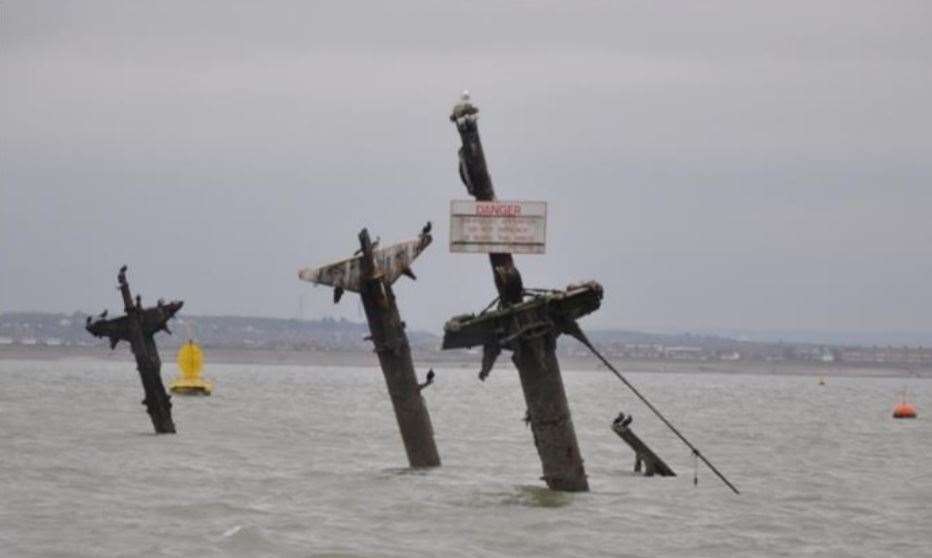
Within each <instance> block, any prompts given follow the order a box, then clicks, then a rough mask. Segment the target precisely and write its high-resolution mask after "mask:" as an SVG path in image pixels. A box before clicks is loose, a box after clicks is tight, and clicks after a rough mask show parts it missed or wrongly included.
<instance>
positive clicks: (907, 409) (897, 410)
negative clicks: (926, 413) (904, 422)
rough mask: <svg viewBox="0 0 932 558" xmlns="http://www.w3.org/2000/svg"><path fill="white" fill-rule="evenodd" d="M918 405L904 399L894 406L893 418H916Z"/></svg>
mask: <svg viewBox="0 0 932 558" xmlns="http://www.w3.org/2000/svg"><path fill="white" fill-rule="evenodd" d="M916 414H917V412H916V406H915V405H913V404H912V403H907V402H905V401H903V402H902V403H897V404H896V407H894V408H893V418H916Z"/></svg>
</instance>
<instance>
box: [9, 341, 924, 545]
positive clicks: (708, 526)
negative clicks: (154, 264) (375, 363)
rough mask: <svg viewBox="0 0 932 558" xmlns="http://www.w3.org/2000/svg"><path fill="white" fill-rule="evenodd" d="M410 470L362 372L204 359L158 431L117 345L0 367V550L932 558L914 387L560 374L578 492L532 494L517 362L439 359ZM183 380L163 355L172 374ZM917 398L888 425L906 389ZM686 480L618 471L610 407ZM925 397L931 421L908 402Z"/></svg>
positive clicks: (918, 389)
mask: <svg viewBox="0 0 932 558" xmlns="http://www.w3.org/2000/svg"><path fill="white" fill-rule="evenodd" d="M437 372H438V375H437V376H438V377H437V381H436V383H435V385H434V386H432V387H430V388H429V389H428V390H427V391H425V395H426V397H427V400H428V405H429V408H430V412H431V415H432V418H433V422H434V428H435V431H436V435H437V443H438V446H439V448H440V452H441V457H442V459H443V461H444V466H443V467H441V468H439V469H436V470H431V471H428V472H411V471H409V470H406V469H405V468H404V466H405V464H406V461H405V456H404V451H403V449H402V446H401V442H400V439H399V436H398V434H397V431H396V426H395V423H394V417H393V415H392V411H391V408H390V404H389V402H388V399H387V395H386V393H385V387H384V382H383V380H382V377H381V373H380V372H379V371H378V369H376V368H372V369H353V368H326V367H284V366H254V365H249V366H219V365H213V366H209V367H208V376H211V377H213V378H215V379H216V380H217V391H216V393H215V395H214V396H212V397H209V398H182V397H175V398H174V402H175V409H174V411H175V412H174V416H175V422H176V424H177V425H178V427H179V434H178V435H176V436H155V435H154V434H151V424H150V422H149V420H148V417H147V416H146V414H145V412H144V408H143V407H142V406H141V405H140V404H139V402H140V400H141V398H142V388H141V386H140V385H139V380H138V377H137V375H136V372H135V371H134V370H133V368H132V365H131V364H128V363H126V362H103V361H101V362H91V361H79V360H74V361H63V362H19V361H0V555H2V556H43V557H45V556H142V555H145V556H199V557H206V556H523V555H526V556H531V555H533V556H683V557H694V556H725V555H747V556H778V555H787V556H880V555H893V554H899V555H913V556H920V555H925V556H928V555H930V553H932V461H930V457H932V449H930V442H932V426H930V424H932V421H930V420H928V417H930V416H932V415H930V414H929V413H932V405H930V404H929V403H928V402H930V401H932V397H930V396H932V384H930V382H928V380H902V379H864V378H830V379H829V380H828V385H827V386H825V387H819V386H818V385H817V383H816V379H815V378H812V377H784V376H755V375H730V376H725V375H711V374H694V375H689V374H684V375H681V374H636V373H632V374H631V375H630V377H631V378H632V380H633V381H635V382H636V383H637V384H638V385H639V386H640V387H642V388H643V391H645V392H646V393H647V394H648V395H649V396H650V397H651V398H652V399H653V400H654V402H655V403H656V404H657V405H658V406H659V407H660V408H661V409H662V410H664V411H665V412H666V413H667V415H668V416H669V417H670V418H671V419H672V420H673V421H674V423H676V424H678V425H680V426H681V427H682V429H683V430H684V431H685V433H686V435H687V436H688V437H690V438H691V439H692V440H693V441H694V442H695V443H696V444H697V445H698V446H699V447H700V448H701V449H702V450H703V451H704V453H705V454H706V455H707V456H708V457H709V458H710V459H712V461H713V462H714V463H716V464H718V465H719V466H720V468H721V469H722V470H723V471H724V472H725V473H726V474H727V475H728V476H729V477H730V478H731V480H732V481H733V482H735V483H736V484H737V485H738V486H739V488H741V489H742V491H743V494H742V495H741V496H735V495H733V494H731V493H730V492H729V491H728V490H727V489H726V488H725V487H724V486H723V485H721V484H720V483H719V481H718V480H717V479H715V478H714V477H713V476H712V474H711V473H710V472H708V471H707V470H704V469H701V468H700V470H699V486H698V487H694V486H693V484H692V471H693V461H692V459H691V457H690V454H689V452H688V450H686V449H685V448H684V447H683V446H682V445H681V444H680V442H679V441H678V440H676V439H675V438H673V436H672V435H671V434H669V433H668V432H666V431H665V430H664V429H663V427H662V426H661V425H660V424H659V423H658V422H657V421H656V420H655V419H653V418H651V417H649V416H648V414H647V411H646V409H644V408H643V407H642V406H640V405H639V404H638V403H636V402H635V400H634V398H633V397H632V396H631V395H630V394H629V393H627V392H626V391H625V389H624V388H623V387H622V386H621V384H620V383H619V382H618V381H617V380H616V379H614V378H613V377H612V376H610V375H609V374H608V373H607V372H566V373H565V380H566V384H567V390H568V393H569V395H570V400H571V401H570V404H571V408H572V411H573V418H574V421H575V424H576V430H577V434H578V436H579V439H580V445H581V449H582V451H583V455H584V456H585V458H586V466H587V469H588V473H589V479H590V484H591V487H592V492H591V493H589V494H561V493H552V492H549V491H547V490H546V489H543V488H541V486H542V483H541V482H540V481H538V480H537V479H538V477H539V475H540V470H539V463H538V460H537V455H536V452H535V451H534V447H533V443H532V440H531V435H530V432H529V431H528V429H527V428H526V427H525V426H524V424H523V423H522V421H521V418H522V417H523V415H524V404H523V399H522V396H521V390H520V385H519V384H518V382H517V378H516V374H515V372H514V371H511V370H507V369H506V370H496V371H494V372H493V374H492V376H491V378H490V379H489V381H487V382H486V383H485V384H481V383H479V382H478V381H477V380H476V379H475V373H474V371H472V370H438V371H437ZM174 373H175V369H174V367H173V366H169V365H166V366H165V367H164V369H163V375H164V376H166V377H168V376H171V375H173V374H174ZM905 386H909V387H910V388H911V389H912V391H913V394H914V399H915V402H916V403H917V404H918V405H919V408H920V418H919V419H918V420H915V421H894V420H893V419H891V418H890V410H891V406H892V404H893V403H894V402H895V397H896V393H897V391H898V390H899V389H901V388H903V387H905ZM622 409H623V410H625V411H629V412H633V413H634V415H635V422H634V425H633V428H635V431H636V432H638V433H639V434H640V435H641V436H642V438H644V439H645V440H646V441H647V442H648V443H649V444H651V445H652V446H653V447H654V449H655V450H657V451H658V453H660V455H661V456H663V457H664V458H665V459H666V460H667V461H668V463H670V465H671V466H672V467H673V468H674V469H675V470H676V471H677V472H678V473H679V474H680V476H678V477H676V478H673V479H660V478H641V477H635V476H633V475H632V474H631V473H630V470H631V466H632V460H633V459H632V454H631V452H630V450H628V448H627V447H625V446H624V445H623V444H622V442H621V441H620V440H618V439H617V438H616V437H615V435H614V434H613V433H612V432H611V430H610V429H609V423H610V421H611V419H612V418H613V417H614V416H615V414H616V413H617V412H618V411H619V410H622ZM923 411H925V414H924V415H923V414H922V413H923Z"/></svg>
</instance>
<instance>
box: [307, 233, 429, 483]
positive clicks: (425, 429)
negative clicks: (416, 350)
mask: <svg viewBox="0 0 932 558" xmlns="http://www.w3.org/2000/svg"><path fill="white" fill-rule="evenodd" d="M430 243H431V236H430V223H428V224H427V226H425V227H424V229H423V230H422V231H421V234H420V236H418V238H417V239H415V240H411V241H408V242H402V243H400V244H395V245H393V246H389V247H386V248H376V243H373V242H372V241H371V240H370V239H369V232H368V231H367V230H366V229H363V230H362V231H361V232H360V233H359V244H360V249H359V251H358V252H357V254H358V255H356V256H355V257H353V258H350V259H348V260H343V261H341V262H337V263H335V264H331V265H327V266H324V267H320V268H307V269H303V270H301V271H300V272H298V277H299V278H301V279H302V280H304V281H310V282H312V283H315V284H320V285H329V286H331V287H333V288H334V302H337V301H339V300H340V296H341V295H342V294H343V291H344V290H348V291H353V292H358V293H359V295H360V297H361V298H362V303H363V307H364V308H365V311H366V319H367V320H368V322H369V332H370V337H369V339H371V340H372V343H373V345H375V352H376V354H377V355H378V357H379V364H380V365H381V367H382V373H383V374H384V376H385V383H386V384H387V385H388V394H389V396H390V397H391V400H392V406H393V408H394V410H395V418H396V419H397V421H398V428H399V430H400V431H401V438H402V440H403V442H404V446H405V451H406V453H407V455H408V463H409V464H410V465H411V467H437V466H439V465H440V455H439V453H438V452H437V445H436V443H435V442H434V429H433V426H432V424H431V421H430V414H428V412H427V405H426V404H425V402H424V398H423V396H422V395H421V390H422V389H424V388H426V387H427V386H428V385H430V384H431V383H432V382H433V378H434V374H433V371H432V370H431V371H430V372H429V373H428V375H427V380H426V381H425V382H424V383H423V384H420V385H419V384H418V381H417V375H416V374H415V372H414V363H413V362H412V359H411V347H410V346H409V344H408V336H407V334H406V333H405V324H404V322H403V321H401V316H400V314H399V312H398V306H397V304H396V303H395V294H394V292H393V291H392V283H394V282H395V281H396V280H397V279H398V278H399V277H401V276H402V275H407V276H408V277H411V278H412V279H413V278H415V276H414V273H413V272H412V271H411V264H412V263H413V262H414V259H415V258H417V257H418V256H419V255H420V254H421V253H422V252H423V251H424V249H425V248H427V246H428V245H429V244H430Z"/></svg>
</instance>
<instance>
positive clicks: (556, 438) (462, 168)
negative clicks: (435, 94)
mask: <svg viewBox="0 0 932 558" xmlns="http://www.w3.org/2000/svg"><path fill="white" fill-rule="evenodd" d="M478 113H479V109H478V108H476V106H475V105H473V104H472V103H471V102H470V100H469V96H468V94H464V95H463V98H462V101H461V102H460V103H458V104H457V105H456V106H455V107H453V112H452V114H451V115H450V120H451V121H452V122H453V123H454V124H455V125H456V129H457V131H458V132H459V135H460V138H461V140H462V147H461V148H460V149H459V174H460V179H461V180H462V181H463V184H464V185H465V186H466V190H467V191H468V192H469V194H470V195H472V196H473V197H474V198H475V199H476V200H477V201H480V202H489V201H494V200H495V190H494V188H493V186H492V177H491V175H490V174H489V170H488V166H487V164H486V160H485V154H484V153H483V150H482V142H481V140H480V139H479V127H478V124H477V118H478ZM489 263H490V264H491V266H492V277H493V279H494V281H495V287H496V289H497V290H498V301H499V304H498V307H499V309H498V310H497V311H496V312H495V314H496V316H494V319H491V318H492V316H482V315H480V316H478V317H475V316H471V317H468V318H467V319H466V320H457V319H454V320H451V321H450V322H448V323H447V326H446V328H445V330H446V331H445V338H444V348H456V347H464V346H472V345H475V344H479V343H480V342H481V343H482V344H483V345H484V355H483V363H482V372H481V373H480V378H484V377H485V376H486V375H487V374H488V372H489V370H490V369H491V367H492V364H493V362H494V360H495V358H496V356H497V355H498V353H499V352H500V351H501V350H502V349H508V350H511V351H512V361H513V362H514V364H515V366H516V367H517V369H518V374H519V376H520V378H521V387H522V389H523V390H524V400H525V402H526V404H527V420H528V421H529V423H530V426H531V430H532V432H533V435H534V445H535V446H536V447H537V453H538V455H539V456H540V461H541V465H542V468H543V477H542V478H543V480H544V481H545V482H546V483H547V486H548V487H550V488H551V489H554V490H565V491H588V490H589V483H588V481H587V479H586V470H585V467H584V466H583V458H582V455H581V454H580V452H579V443H578V441H577V439H576V432H575V430H574V428H573V420H572V418H571V416H570V408H569V404H568V403H567V400H566V390H565V389H564V387H563V378H562V376H561V374H560V364H559V362H558V361H557V356H556V352H555V349H556V339H557V337H558V336H559V335H560V333H564V332H566V333H571V332H572V330H573V329H574V328H576V327H577V326H576V324H575V318H576V317H579V316H581V315H583V314H585V313H588V312H592V311H593V310H595V309H596V308H598V306H599V301H600V300H601V298H602V288H601V286H599V285H598V284H597V283H594V282H590V283H588V284H585V285H583V286H582V288H581V289H577V290H575V291H571V290H568V291H567V292H566V293H564V295H566V296H565V297H564V299H565V301H566V302H567V304H568V306H566V307H565V312H564V313H563V314H560V313H559V311H558V310H557V309H556V308H555V307H554V306H553V305H550V304H547V303H540V304H536V303H533V302H532V303H525V302H524V301H525V297H526V295H527V293H526V292H525V289H524V285H523V282H522V279H521V273H520V272H519V271H518V268H517V267H516V266H515V263H514V258H512V255H511V254H510V253H490V254H489ZM577 302H578V303H579V304H577ZM554 312H557V313H554ZM469 318H471V319H473V320H474V321H473V322H470V321H469ZM483 322H486V323H487V324H488V325H483ZM472 327H475V328H479V329H482V330H484V331H479V330H478V329H477V335H476V336H475V337H473V338H472V340H468V339H466V337H467V336H462V335H460V334H461V333H463V332H466V331H468V330H470V329H471V328H472ZM493 330H497V331H493ZM480 339H481V341H480Z"/></svg>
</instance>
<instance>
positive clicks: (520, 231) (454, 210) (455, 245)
mask: <svg viewBox="0 0 932 558" xmlns="http://www.w3.org/2000/svg"><path fill="white" fill-rule="evenodd" d="M546 240H547V202H535V201H490V202H479V201H471V200H453V201H452V202H450V251H451V252H469V253H477V252H481V253H499V254H503V253H510V254H543V253H544V248H545V244H546Z"/></svg>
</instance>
